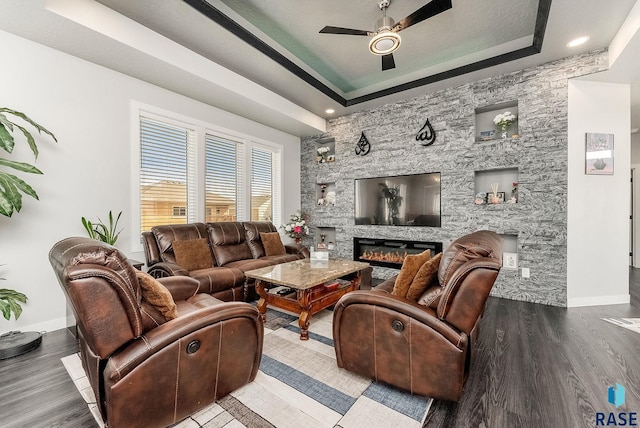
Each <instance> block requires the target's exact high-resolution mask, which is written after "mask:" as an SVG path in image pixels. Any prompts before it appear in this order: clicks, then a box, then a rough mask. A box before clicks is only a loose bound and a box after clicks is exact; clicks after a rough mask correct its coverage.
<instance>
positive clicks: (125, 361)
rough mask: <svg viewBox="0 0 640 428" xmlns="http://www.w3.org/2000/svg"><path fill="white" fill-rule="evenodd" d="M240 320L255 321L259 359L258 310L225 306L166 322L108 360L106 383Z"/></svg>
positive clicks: (245, 305)
mask: <svg viewBox="0 0 640 428" xmlns="http://www.w3.org/2000/svg"><path fill="white" fill-rule="evenodd" d="M240 317H242V318H248V319H249V320H252V321H254V323H255V328H256V332H258V344H257V345H258V346H257V349H258V354H260V355H261V353H262V340H263V335H264V329H263V326H262V321H261V319H260V316H259V313H258V310H257V309H256V308H255V307H254V306H252V305H250V304H249V303H244V302H226V303H225V304H223V305H215V306H211V307H207V308H202V309H199V310H197V311H194V312H190V313H188V314H186V315H184V316H181V317H178V318H175V319H173V320H171V321H167V322H166V323H164V324H162V325H160V326H158V327H156V328H154V329H153V330H150V331H148V332H147V333H145V334H144V335H143V336H141V337H138V338H137V339H135V340H134V341H132V342H131V343H130V344H129V345H128V346H125V347H124V348H123V349H121V350H120V351H119V352H117V353H114V354H113V355H112V356H111V357H110V358H109V364H107V367H106V368H105V371H104V373H105V381H106V380H107V379H110V380H111V382H112V383H116V382H118V381H119V380H120V379H122V378H124V377H125V376H126V375H127V374H128V373H129V372H131V371H133V370H134V369H135V368H136V367H137V366H138V365H139V364H141V363H144V362H146V361H147V359H148V358H149V357H150V356H151V355H153V354H155V353H157V352H159V351H161V350H162V349H163V348H165V347H167V346H169V345H171V344H173V343H174V342H177V341H179V340H180V339H182V338H183V337H185V336H188V335H189V334H191V333H193V332H195V331H198V330H200V329H202V328H205V327H208V326H210V325H214V324H216V323H220V322H223V321H227V320H232V319H234V318H240ZM259 358H260V356H259V355H258V359H259Z"/></svg>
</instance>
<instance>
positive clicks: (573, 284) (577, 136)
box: [567, 80, 630, 307]
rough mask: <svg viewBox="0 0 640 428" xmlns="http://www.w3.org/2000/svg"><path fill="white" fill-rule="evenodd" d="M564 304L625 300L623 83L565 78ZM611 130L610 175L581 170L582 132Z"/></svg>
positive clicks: (626, 107) (626, 103)
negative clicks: (566, 216)
mask: <svg viewBox="0 0 640 428" xmlns="http://www.w3.org/2000/svg"><path fill="white" fill-rule="evenodd" d="M568 125H569V130H568V131H569V132H568V138H569V144H568V145H569V153H568V155H569V159H568V226H567V229H568V230H567V260H568V262H567V304H568V306H569V307H571V306H589V305H606V304H618V303H628V302H629V268H628V266H629V200H630V198H629V194H630V188H629V174H630V133H629V129H630V89H629V85H619V84H611V83H599V82H589V81H583V80H572V81H570V82H569V123H568ZM587 132H595V133H606V134H614V136H615V137H614V138H615V140H614V174H613V175H586V174H585V133H587Z"/></svg>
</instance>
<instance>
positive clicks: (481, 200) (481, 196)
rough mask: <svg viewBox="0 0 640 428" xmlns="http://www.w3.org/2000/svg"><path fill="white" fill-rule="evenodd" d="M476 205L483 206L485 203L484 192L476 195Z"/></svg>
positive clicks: (485, 195) (485, 196)
mask: <svg viewBox="0 0 640 428" xmlns="http://www.w3.org/2000/svg"><path fill="white" fill-rule="evenodd" d="M474 203H475V204H476V205H484V204H486V203H487V194H486V193H485V192H480V193H476V199H475V201H474Z"/></svg>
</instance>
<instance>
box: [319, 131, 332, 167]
mask: <svg viewBox="0 0 640 428" xmlns="http://www.w3.org/2000/svg"><path fill="white" fill-rule="evenodd" d="M323 147H328V148H329V151H328V152H327V153H326V154H325V158H324V159H323V158H322V156H320V154H319V153H318V150H319V149H320V148H323ZM335 159H336V139H335V138H333V137H328V138H321V139H320V140H317V141H316V162H318V163H331V162H333V161H335Z"/></svg>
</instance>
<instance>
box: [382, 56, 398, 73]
mask: <svg viewBox="0 0 640 428" xmlns="http://www.w3.org/2000/svg"><path fill="white" fill-rule="evenodd" d="M392 68H396V62H395V61H394V60H393V54H392V53H390V54H387V55H382V71H385V70H391V69H392Z"/></svg>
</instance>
